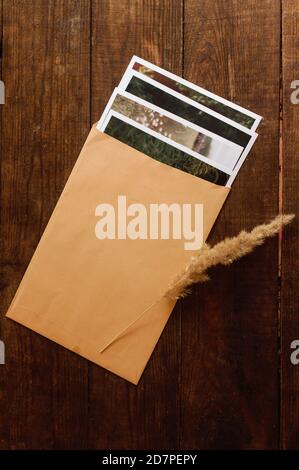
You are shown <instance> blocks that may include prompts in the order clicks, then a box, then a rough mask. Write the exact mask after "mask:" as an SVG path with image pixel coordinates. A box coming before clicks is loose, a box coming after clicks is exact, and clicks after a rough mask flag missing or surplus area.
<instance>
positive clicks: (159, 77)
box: [133, 62, 255, 129]
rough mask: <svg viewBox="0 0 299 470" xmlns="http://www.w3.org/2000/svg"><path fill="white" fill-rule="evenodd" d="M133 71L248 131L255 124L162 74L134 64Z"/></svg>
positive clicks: (250, 119)
mask: <svg viewBox="0 0 299 470" xmlns="http://www.w3.org/2000/svg"><path fill="white" fill-rule="evenodd" d="M133 70H136V71H137V72H139V73H142V74H143V75H146V76H148V77H150V78H152V79H153V80H156V81H157V82H159V83H161V84H162V85H165V86H167V87H168V88H171V89H172V90H174V91H177V92H178V93H181V94H182V95H184V96H186V97H187V98H190V99H191V100H194V101H196V102H197V103H200V104H202V105H203V106H206V107H207V108H210V109H212V110H213V111H216V112H217V113H219V114H222V115H223V116H225V117H227V118H229V119H231V120H232V121H235V122H237V123H238V124H241V125H242V126H244V127H247V128H248V129H251V128H252V126H253V124H254V123H255V119H254V118H253V117H251V116H248V115H246V114H245V113H243V112H241V111H239V110H237V109H234V108H232V107H231V106H228V105H227V104H225V103H221V101H217V100H216V99H213V98H210V97H209V96H207V95H205V94H204V93H201V92H199V91H197V90H194V89H193V88H191V87H188V86H187V85H185V84H183V83H180V82H179V81H177V80H174V79H172V78H170V77H167V76H166V75H164V74H162V73H159V72H157V71H156V70H153V69H151V68H149V67H146V66H145V65H142V64H139V63H138V62H135V63H134V65H133Z"/></svg>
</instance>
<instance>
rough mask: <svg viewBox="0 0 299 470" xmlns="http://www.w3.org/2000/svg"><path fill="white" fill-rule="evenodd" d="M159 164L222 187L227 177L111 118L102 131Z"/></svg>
mask: <svg viewBox="0 0 299 470" xmlns="http://www.w3.org/2000/svg"><path fill="white" fill-rule="evenodd" d="M104 132H105V133H106V134H109V135H110V136H111V137H114V138H116V139H118V140H120V141H121V142H123V143H125V144H127V145H130V147H133V148H135V149H136V150H139V151H140V152H143V153H144V154H146V155H148V156H149V157H152V158H154V159H155V160H158V161H159V162H161V163H165V164H166V165H170V166H172V167H174V168H177V169H178V170H182V171H185V172H186V173H190V174H191V175H194V176H198V177H200V178H203V179H205V180H207V181H210V182H212V183H215V184H219V185H222V186H224V185H225V184H226V183H227V181H228V178H229V175H228V174H226V173H224V172H223V171H221V170H218V169H217V168H214V167H213V166H211V165H208V164H207V163H205V162H202V161H201V160H198V159H197V158H195V157H193V156H192V155H189V154H187V153H185V152H182V151H181V150H179V149H177V148H175V147H173V146H172V145H169V144H167V143H166V142H163V141H162V140H159V139H157V138H156V137H154V136H152V135H150V134H147V133H146V132H143V131H142V130H140V129H138V128H136V127H133V126H131V125H130V124H128V123H126V122H124V121H121V120H120V119H118V118H116V117H115V116H112V117H111V119H110V121H109V123H108V125H107V126H106V129H105V131H104Z"/></svg>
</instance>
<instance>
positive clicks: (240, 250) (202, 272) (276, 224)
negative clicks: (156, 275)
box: [165, 215, 294, 299]
mask: <svg viewBox="0 0 299 470" xmlns="http://www.w3.org/2000/svg"><path fill="white" fill-rule="evenodd" d="M293 218H294V215H279V216H277V217H275V219H273V220H272V221H271V222H270V223H269V224H263V225H258V226H257V227H255V228H254V229H253V230H252V231H251V232H246V231H245V230H243V231H242V232H240V233H239V235H237V236H236V237H232V238H226V239H224V240H223V241H221V242H220V243H217V244H216V245H215V246H213V247H212V248H211V247H210V246H209V245H207V244H205V245H204V246H203V247H202V248H201V250H200V251H199V253H198V255H196V256H193V257H192V258H191V261H190V262H189V263H188V264H187V265H186V267H185V269H184V270H183V271H182V272H181V273H180V274H179V275H178V276H177V277H176V278H175V279H174V280H173V281H172V282H171V284H170V285H169V287H168V290H167V292H166V294H165V296H167V297H169V298H171V299H179V298H181V297H185V296H186V295H188V294H189V293H190V286H192V284H195V283H198V282H205V281H207V280H209V276H208V274H207V272H206V271H207V269H209V268H211V267H212V266H215V265H216V264H224V265H228V264H231V263H232V262H233V261H235V260H237V259H239V258H241V257H242V256H245V255H247V254H248V253H250V252H251V251H253V250H254V248H255V247H257V246H259V245H261V244H262V243H263V242H264V241H265V239H266V238H268V237H272V236H273V235H275V234H276V233H278V232H279V230H280V228H281V227H282V226H283V225H286V224H288V223H290V222H291V221H292V219H293Z"/></svg>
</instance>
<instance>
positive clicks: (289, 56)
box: [281, 0, 299, 449]
mask: <svg viewBox="0 0 299 470" xmlns="http://www.w3.org/2000/svg"><path fill="white" fill-rule="evenodd" d="M282 38H283V41H282V71H283V75H282V92H283V94H282V96H283V103H282V104H283V114H282V117H283V128H282V191H283V192H282V195H283V199H282V210H283V212H288V213H294V214H296V216H297V217H296V219H295V221H294V222H293V223H292V225H291V226H290V227H289V229H288V230H285V231H284V233H283V237H282V271H281V275H282V278H281V279H282V283H281V347H282V350H281V446H282V448H283V449H299V365H297V366H295V365H292V364H291V361H290V355H291V352H292V350H291V348H290V345H291V342H292V341H293V340H299V293H298V273H299V221H298V213H299V199H298V181H299V167H298V154H299V137H298V128H299V104H293V103H292V102H291V99H290V98H291V93H292V92H293V91H295V90H294V89H292V88H291V83H292V82H293V81H294V80H299V51H298V45H299V42H298V38H299V4H298V2H297V1H295V0H286V1H284V2H282ZM297 88H298V85H297ZM296 96H297V98H298V92H297V94H296Z"/></svg>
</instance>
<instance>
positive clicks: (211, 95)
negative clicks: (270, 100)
mask: <svg viewBox="0 0 299 470" xmlns="http://www.w3.org/2000/svg"><path fill="white" fill-rule="evenodd" d="M136 62H137V63H138V64H140V65H143V66H145V67H148V68H150V69H152V70H153V71H155V72H158V73H160V74H162V75H164V76H166V77H168V78H170V79H172V80H175V81H177V82H179V83H181V84H182V85H185V86H187V87H188V88H191V89H193V90H195V91H198V92H199V93H202V94H203V95H205V96H208V97H209V98H212V99H214V100H215V101H218V102H220V103H222V104H224V105H226V106H228V107H229V108H232V109H234V110H236V111H239V112H241V113H243V114H245V115H247V116H249V117H251V118H252V119H254V120H255V121H254V123H253V125H252V126H251V128H250V129H249V130H251V131H256V129H257V127H258V125H259V124H260V122H261V120H262V116H260V115H259V114H256V113H254V112H252V111H249V110H248V109H246V108H243V107H242V106H240V105H238V104H235V103H233V102H232V101H229V100H226V99H225V98H222V97H221V96H218V95H216V94H215V93H212V92H210V91H208V90H206V89H205V88H202V87H200V86H198V85H195V84H194V83H191V82H189V81H188V80H185V79H184V78H181V77H179V76H178V75H175V74H174V73H172V72H169V71H168V70H165V69H162V68H161V67H158V66H157V65H155V64H152V63H151V62H149V61H147V60H144V59H141V57H138V56H136V55H134V56H133V57H132V59H131V60H130V62H129V65H128V67H127V69H126V71H125V73H124V75H123V77H122V80H121V81H120V84H119V88H122V87H123V83H124V82H125V80H126V75H127V74H128V73H130V71H132V70H134V69H133V66H134V64H135V63H136ZM142 75H143V74H142ZM144 76H145V75H144ZM158 83H159V82H158ZM192 101H193V100H192ZM193 102H194V101H193ZM205 108H206V109H209V110H211V109H210V108H208V107H206V106H205ZM223 117H225V116H223ZM231 121H232V122H234V123H235V124H237V123H236V122H235V121H234V120H232V119H231ZM242 127H243V128H244V129H248V127H245V126H242Z"/></svg>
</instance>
